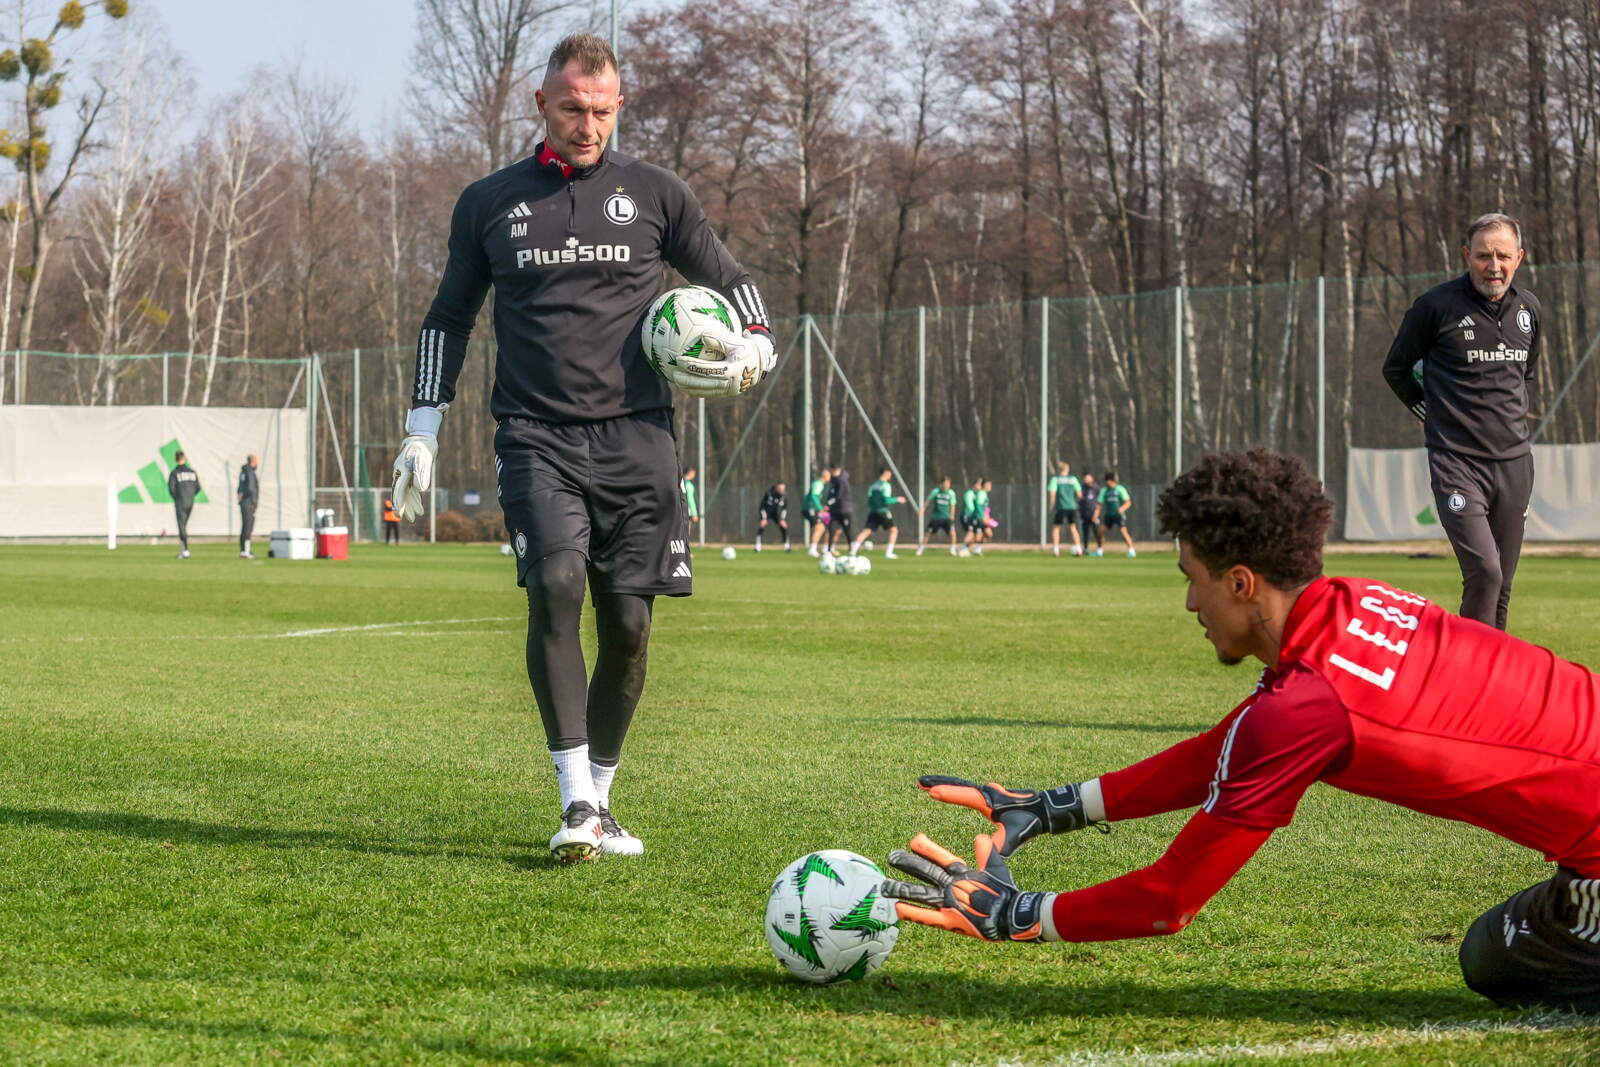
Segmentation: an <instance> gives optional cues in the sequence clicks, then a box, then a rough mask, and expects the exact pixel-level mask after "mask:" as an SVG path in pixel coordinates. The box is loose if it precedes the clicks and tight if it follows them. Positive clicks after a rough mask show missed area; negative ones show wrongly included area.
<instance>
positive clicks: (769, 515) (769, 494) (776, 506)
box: [756, 482, 790, 552]
mask: <svg viewBox="0 0 1600 1067" xmlns="http://www.w3.org/2000/svg"><path fill="white" fill-rule="evenodd" d="M769 522H770V523H774V524H776V525H777V527H778V532H780V533H781V534H783V550H784V551H785V552H788V551H789V550H790V545H789V487H788V486H787V485H785V484H783V483H782V482H778V483H777V484H776V485H774V486H772V487H771V488H770V489H768V490H767V491H766V492H765V493H763V494H761V507H760V509H759V511H758V513H757V515H756V551H757V552H760V551H761V535H762V534H763V533H764V532H765V531H766V529H767V523H769Z"/></svg>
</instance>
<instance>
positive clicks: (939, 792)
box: [917, 774, 1089, 856]
mask: <svg viewBox="0 0 1600 1067" xmlns="http://www.w3.org/2000/svg"><path fill="white" fill-rule="evenodd" d="M917 784H918V785H919V786H921V787H922V788H923V789H926V790H927V791H928V795H929V796H931V797H933V799H935V800H942V801H944V802H945V803H946V804H959V805H961V806H962V807H964V808H971V809H972V810H973V811H976V812H978V813H979V814H981V815H982V816H983V817H984V818H986V819H988V820H989V821H990V822H992V823H994V826H995V830H994V846H995V848H996V849H998V850H999V852H1000V855H1002V856H1010V855H1011V854H1012V853H1013V852H1015V851H1016V850H1017V849H1019V848H1021V847H1022V846H1023V845H1024V844H1025V843H1026V842H1028V841H1029V840H1030V839H1032V838H1035V837H1038V836H1039V835H1040V834H1064V833H1066V832H1067V831H1069V830H1082V829H1083V828H1084V827H1085V826H1088V825H1089V817H1088V816H1087V815H1085V814H1084V812H1083V796H1082V794H1080V793H1079V791H1078V787H1077V786H1076V785H1063V786H1058V787H1056V788H1055V789H1007V788H1006V787H1005V786H1003V785H998V784H996V783H994V782H990V783H989V784H988V785H979V784H978V783H977V782H969V781H968V780H967V779H965V778H952V777H950V776H949V775H947V774H925V775H923V776H922V777H921V778H918V779H917Z"/></svg>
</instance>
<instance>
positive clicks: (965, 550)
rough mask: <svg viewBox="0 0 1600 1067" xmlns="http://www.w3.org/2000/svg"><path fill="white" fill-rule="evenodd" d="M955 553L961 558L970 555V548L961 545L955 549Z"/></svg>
mask: <svg viewBox="0 0 1600 1067" xmlns="http://www.w3.org/2000/svg"><path fill="white" fill-rule="evenodd" d="M956 555H958V556H960V557H961V558H962V559H966V558H967V557H968V556H970V555H972V549H970V548H968V547H967V546H966V545H962V546H961V547H960V548H959V549H957V550H956Z"/></svg>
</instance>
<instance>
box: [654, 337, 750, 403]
mask: <svg viewBox="0 0 1600 1067" xmlns="http://www.w3.org/2000/svg"><path fill="white" fill-rule="evenodd" d="M702 341H703V344H702V346H701V349H700V350H701V351H702V352H704V353H705V354H706V355H707V356H709V357H711V358H708V359H702V358H700V357H699V356H679V357H678V358H677V359H675V360H673V361H672V362H671V363H667V362H665V361H663V362H662V363H661V364H660V370H661V376H662V377H663V378H665V379H666V380H667V381H668V382H670V383H671V384H672V385H674V386H676V387H677V388H679V389H681V390H683V391H684V392H685V393H688V394H689V395H690V396H694V397H700V398H702V399H705V400H718V399H722V398H724V397H730V396H738V395H739V394H740V393H747V392H749V391H750V390H751V389H752V388H754V386H755V384H756V382H758V381H760V380H761V375H762V373H763V372H762V369H761V353H760V351H759V349H758V348H757V347H756V346H755V345H753V344H751V343H750V342H749V341H748V340H746V339H744V338H741V337H735V336H734V335H732V334H720V335H719V334H713V333H706V334H703V335H702ZM768 344H769V347H770V342H769V343H768ZM719 355H720V357H721V358H717V357H718V356H719Z"/></svg>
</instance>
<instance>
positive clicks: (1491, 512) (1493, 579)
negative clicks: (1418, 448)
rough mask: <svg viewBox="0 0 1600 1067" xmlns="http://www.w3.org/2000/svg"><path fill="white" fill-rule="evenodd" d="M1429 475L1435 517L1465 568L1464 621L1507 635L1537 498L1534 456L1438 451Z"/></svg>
mask: <svg viewBox="0 0 1600 1067" xmlns="http://www.w3.org/2000/svg"><path fill="white" fill-rule="evenodd" d="M1428 474H1429V478H1430V480H1431V481H1432V483H1433V504H1434V513H1435V514H1436V515H1438V516H1439V523H1440V525H1442V526H1443V527H1444V532H1445V534H1446V535H1447V536H1448V537H1449V538H1450V544H1451V546H1452V547H1454V548H1455V551H1456V561H1457V562H1458V563H1460V564H1461V616H1462V617H1463V618H1467V619H1477V620H1478V621H1479V622H1483V623H1488V624H1489V625H1490V626H1494V627H1496V628H1498V629H1501V630H1504V629H1505V628H1506V609H1507V606H1508V605H1509V604H1510V602H1511V579H1512V578H1513V577H1514V576H1515V575H1516V573H1517V560H1518V559H1519V558H1520V557H1521V555H1522V529H1523V523H1524V521H1525V520H1526V518H1527V514H1528V498H1529V497H1531V496H1532V495H1533V454H1532V453H1529V454H1527V455H1523V456H1518V457H1516V458H1515V459H1500V460H1494V459H1480V458H1478V457H1476V456H1464V455H1462V454H1461V453H1459V452H1448V451H1445V450H1444V449H1441V448H1433V449H1429V450H1428Z"/></svg>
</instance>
